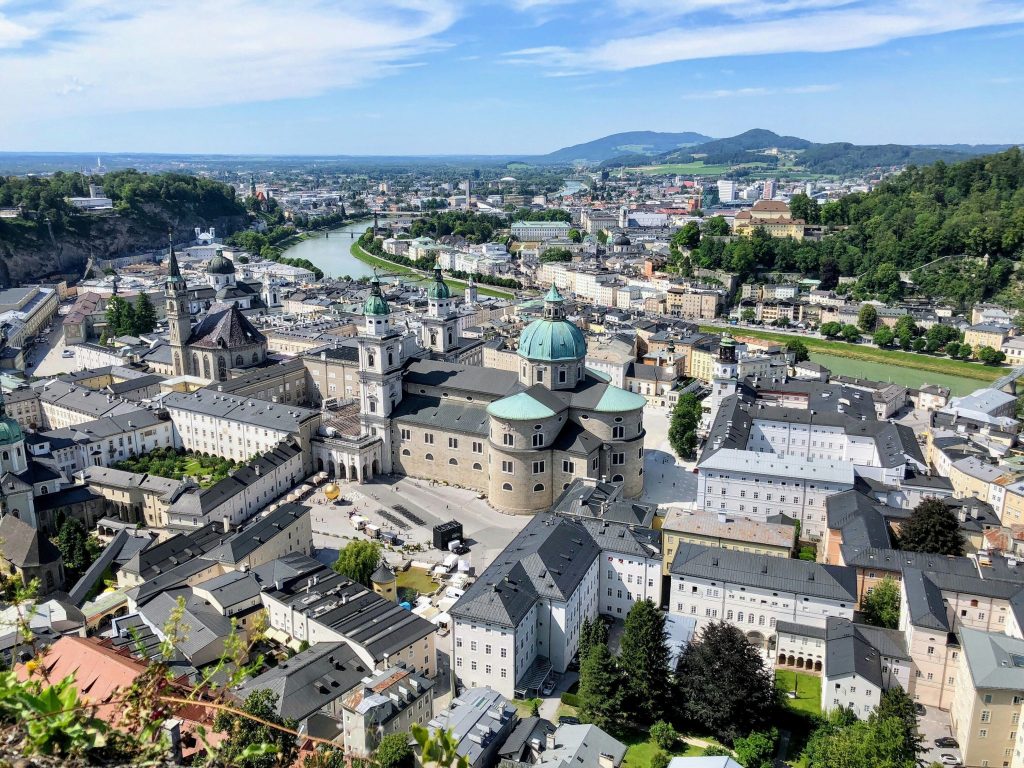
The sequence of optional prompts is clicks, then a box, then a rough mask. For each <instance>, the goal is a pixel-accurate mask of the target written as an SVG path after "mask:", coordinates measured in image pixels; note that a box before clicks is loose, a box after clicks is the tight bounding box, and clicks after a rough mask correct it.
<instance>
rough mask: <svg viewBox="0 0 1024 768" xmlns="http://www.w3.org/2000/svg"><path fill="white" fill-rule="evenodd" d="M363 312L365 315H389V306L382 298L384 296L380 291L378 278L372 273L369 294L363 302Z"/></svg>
mask: <svg viewBox="0 0 1024 768" xmlns="http://www.w3.org/2000/svg"><path fill="white" fill-rule="evenodd" d="M363 314H366V315H390V314H391V307H389V306H388V303H387V302H386V301H385V300H384V296H382V295H381V292H380V280H378V279H377V276H376V275H374V277H373V279H372V280H371V281H370V295H369V296H367V297H366V303H365V304H363Z"/></svg>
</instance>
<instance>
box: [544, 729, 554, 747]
mask: <svg viewBox="0 0 1024 768" xmlns="http://www.w3.org/2000/svg"><path fill="white" fill-rule="evenodd" d="M544 746H545V748H546V749H554V748H555V734H554V733H549V734H548V735H547V738H546V739H545V740H544Z"/></svg>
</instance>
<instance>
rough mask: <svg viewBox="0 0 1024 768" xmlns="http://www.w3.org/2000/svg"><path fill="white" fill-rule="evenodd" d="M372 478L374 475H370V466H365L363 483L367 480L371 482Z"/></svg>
mask: <svg viewBox="0 0 1024 768" xmlns="http://www.w3.org/2000/svg"><path fill="white" fill-rule="evenodd" d="M372 478H373V475H372V474H370V465H369V464H363V481H364V482H365V481H366V480H370V479H372Z"/></svg>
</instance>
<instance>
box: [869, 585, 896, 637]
mask: <svg viewBox="0 0 1024 768" xmlns="http://www.w3.org/2000/svg"><path fill="white" fill-rule="evenodd" d="M861 611H862V612H863V613H864V621H865V622H866V623H868V624H872V625H874V626H876V627H886V628H887V629H896V627H897V626H898V625H899V622H900V586H899V584H898V583H897V582H896V580H895V579H894V578H892V577H891V576H886V577H885V578H884V579H882V580H881V581H880V582H878V583H877V584H875V586H874V587H872V588H871V590H870V591H869V592H868V593H867V594H866V595H865V596H864V599H863V600H862V601H861Z"/></svg>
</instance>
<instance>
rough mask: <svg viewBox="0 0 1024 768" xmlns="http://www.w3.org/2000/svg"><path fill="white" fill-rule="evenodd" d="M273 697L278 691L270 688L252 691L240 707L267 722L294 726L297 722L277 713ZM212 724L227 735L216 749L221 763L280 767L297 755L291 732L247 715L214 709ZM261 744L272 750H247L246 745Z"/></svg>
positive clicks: (247, 766)
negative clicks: (252, 752)
mask: <svg viewBox="0 0 1024 768" xmlns="http://www.w3.org/2000/svg"><path fill="white" fill-rule="evenodd" d="M277 700H278V695H277V694H276V693H274V692H273V691H270V690H267V689H263V690H259V691H253V692H252V693H250V694H249V696H248V697H247V698H246V699H245V703H243V704H242V706H241V709H242V710H243V711H245V712H247V713H248V714H250V715H252V716H253V717H258V718H260V719H261V720H266V721H267V722H269V723H274V724H275V725H282V726H284V727H285V728H290V729H292V730H294V729H296V728H297V727H298V723H296V722H295V721H294V720H290V719H287V718H282V717H281V716H280V715H278V714H277ZM213 726H214V728H215V729H216V730H218V731H221V732H223V733H224V734H226V736H227V738H226V739H225V740H224V742H223V743H222V744H221V747H220V752H219V753H218V758H219V759H220V760H221V761H223V764H224V765H237V766H242V768H281V767H282V766H290V765H292V764H293V763H294V762H295V759H296V757H298V754H299V748H298V744H297V743H296V741H295V737H294V736H293V735H291V734H290V733H285V732H284V731H279V730H277V729H276V728H271V727H269V726H266V725H264V724H263V723H260V722H258V721H256V720H253V719H252V718H250V717H242V716H241V715H234V714H231V713H229V712H218V713H217V717H216V718H215V719H214V723H213ZM262 744H267V745H270V746H272V747H273V748H274V749H273V751H272V752H270V753H266V754H265V753H262V752H261V751H259V750H257V754H255V755H251V754H249V752H248V750H249V749H250V748H256V747H259V746H260V745H262Z"/></svg>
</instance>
